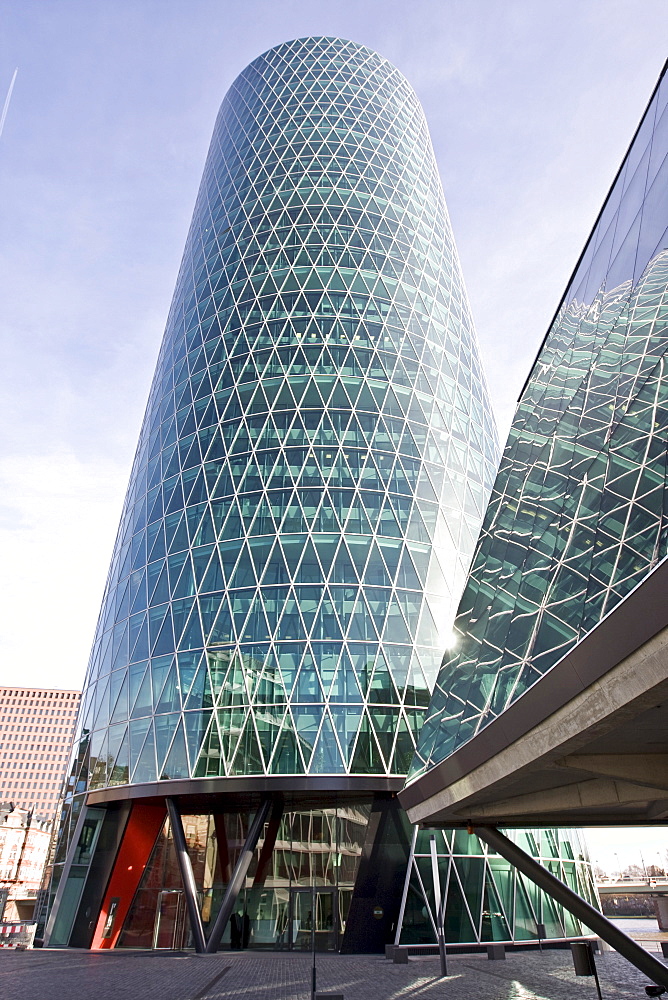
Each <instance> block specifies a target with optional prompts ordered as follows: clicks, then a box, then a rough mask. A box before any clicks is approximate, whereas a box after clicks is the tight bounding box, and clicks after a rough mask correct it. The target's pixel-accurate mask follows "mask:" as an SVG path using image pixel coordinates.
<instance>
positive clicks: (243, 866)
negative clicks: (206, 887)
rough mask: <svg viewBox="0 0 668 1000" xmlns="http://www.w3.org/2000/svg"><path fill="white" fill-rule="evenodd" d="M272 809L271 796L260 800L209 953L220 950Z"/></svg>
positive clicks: (209, 941) (213, 933) (219, 914)
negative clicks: (228, 922)
mask: <svg viewBox="0 0 668 1000" xmlns="http://www.w3.org/2000/svg"><path fill="white" fill-rule="evenodd" d="M270 809H271V796H270V795H268V796H267V797H266V798H264V799H263V800H262V802H260V805H259V807H258V810H257V812H256V813H255V816H254V818H253V822H252V823H251V825H250V829H249V831H248V836H247V837H246V841H245V843H244V846H243V847H242V849H241V854H240V855H239V857H238V859H237V863H236V865H235V866H234V871H233V872H232V878H231V879H230V882H229V884H228V886H227V889H226V890H225V895H224V896H223V901H222V903H221V904H220V910H219V911H218V915H217V916H216V919H215V921H214V924H213V927H212V928H211V933H210V934H209V940H208V942H207V945H206V951H207V952H208V953H209V954H212V953H213V952H216V951H218V948H219V946H220V942H221V940H222V938H223V934H224V933H225V928H226V926H227V921H228V920H229V919H230V917H231V916H232V911H233V910H234V906H235V904H236V901H237V897H238V895H239V893H240V891H241V887H242V885H243V883H244V879H245V878H246V874H247V872H248V868H249V866H250V863H251V859H252V857H253V852H254V851H255V848H256V847H257V842H258V840H259V839H260V834H261V833H262V830H263V828H264V824H265V822H266V820H267V817H268V815H269V810H270Z"/></svg>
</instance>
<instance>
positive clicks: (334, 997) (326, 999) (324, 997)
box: [315, 993, 343, 1000]
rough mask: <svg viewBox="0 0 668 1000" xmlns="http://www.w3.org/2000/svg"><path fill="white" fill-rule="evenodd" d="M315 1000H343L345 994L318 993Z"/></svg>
mask: <svg viewBox="0 0 668 1000" xmlns="http://www.w3.org/2000/svg"><path fill="white" fill-rule="evenodd" d="M315 1000H343V993H316V995H315Z"/></svg>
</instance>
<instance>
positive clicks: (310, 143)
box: [75, 38, 496, 792]
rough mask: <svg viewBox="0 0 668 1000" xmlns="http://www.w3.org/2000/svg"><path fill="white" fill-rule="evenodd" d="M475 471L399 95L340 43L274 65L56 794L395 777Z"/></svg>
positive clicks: (115, 574)
mask: <svg viewBox="0 0 668 1000" xmlns="http://www.w3.org/2000/svg"><path fill="white" fill-rule="evenodd" d="M495 460H496V444H495V431H494V424H493V418H492V416H491V412H490V408H489V403H488V399H487V392H486V388H485V383H484V379H483V375H482V372H481V368H480V362H479V358H478V350H477V346H476V338H475V333H474V329H473V325H472V321H471V317H470V312H469V307H468V304H467V300H466V294H465V291H464V286H463V282H462V277H461V273H460V268H459V264H458V260H457V255H456V250H455V246H454V241H453V237H452V232H451V229H450V224H449V221H448V216H447V212H446V207H445V203H444V199H443V194H442V189H441V185H440V181H439V178H438V174H437V170H436V165H435V162H434V157H433V152H432V149H431V144H430V140H429V136H428V132H427V127H426V123H425V119H424V115H423V112H422V110H421V108H420V105H419V102H418V100H417V98H416V96H415V94H414V92H413V91H412V89H411V87H410V86H409V85H408V83H407V82H406V80H405V79H404V78H403V77H402V76H401V74H400V73H399V72H398V71H397V70H396V69H394V68H393V67H392V66H391V65H390V64H389V63H387V62H386V61H385V60H384V59H382V58H381V57H380V56H378V55H376V54H375V53H373V52H371V51H369V50H368V49H366V48H364V47H363V46H360V45H356V44H353V43H351V42H347V41H341V40H338V39H331V38H310V39H301V40H297V41H294V42H290V43H287V44H284V45H280V46H278V47H277V48H275V49H272V50H270V51H269V52H267V53H265V54H264V55H262V56H260V57H259V58H258V59H256V60H255V61H254V62H253V63H251V65H250V66H249V67H248V68H247V69H246V70H244V72H243V73H242V74H241V75H240V76H239V77H238V79H237V80H236V81H235V83H234V84H233V85H232V87H231V88H230V91H229V93H228V94H227V96H226V98H225V100H224V101H223V104H222V107H221V110H220V113H219V116H218V119H217V122H216V126H215V131H214V135H213V140H212V143H211V148H210V151H209V155H208V158H207V162H206V166H205V170H204V176H203V180H202V185H201V188H200V192H199V195H198V198H197V203H196V207H195V211H194V216H193V221H192V225H191V228H190V232H189V234H188V239H187V243H186V248H185V253H184V257H183V262H182V265H181V269H180V273H179V277H178V281H177V286H176V291H175V295H174V300H173V303H172V307H171V310H170V314H169V319H168V323H167V328H166V331H165V336H164V340H163V344H162V348H161V351H160V356H159V360H158V364H157V369H156V374H155V378H154V382H153V385H152V388H151V393H150V398H149V401H148V406H147V410H146V415H145V418H144V423H143V426H142V430H141V436H140V442H139V446H138V450H137V454H136V458H135V462H134V467H133V470H132V475H131V479H130V486H129V489H128V494H127V497H126V501H125V506H124V509H123V513H122V517H121V523H120V528H119V532H118V537H117V541H116V545H115V549H114V554H113V558H112V564H111V570H110V573H109V578H108V582H107V586H106V591H105V595H104V599H103V603H102V610H101V613H100V619H99V623H98V628H97V633H96V636H95V643H94V648H93V652H92V656H91V660H90V665H89V669H88V674H87V679H86V685H85V691H84V695H83V703H82V708H81V712H80V722H79V736H78V742H77V747H76V751H75V758H76V761H77V764H76V767H75V771H76V775H75V776H76V791H79V792H81V791H84V790H85V789H89V790H90V789H99V788H104V787H107V786H110V785H122V784H125V783H128V782H131V783H145V782H155V781H158V780H161V779H178V778H190V777H192V778H200V777H202V778H203V777H211V776H224V777H234V776H249V775H293V774H294V775H299V774H311V775H328V774H331V775H346V774H358V775H369V774H376V775H402V774H405V773H406V770H407V768H408V765H409V763H410V760H411V757H412V754H413V751H414V738H415V734H416V733H417V731H418V729H419V727H420V725H421V721H422V714H423V712H424V708H425V706H426V704H427V701H428V697H429V690H430V688H431V686H432V684H433V680H434V678H435V674H436V671H437V668H438V663H439V662H440V658H441V655H442V651H443V648H444V647H445V646H446V645H447V641H448V633H449V629H450V627H451V622H452V617H453V613H454V607H453V601H456V599H457V597H458V594H459V591H460V590H461V587H462V586H463V582H464V579H465V574H466V570H467V567H468V563H469V560H470V556H471V553H472V550H473V545H474V542H475V538H476V535H477V532H478V529H479V525H480V522H481V518H482V512H483V510H484V507H485V503H486V500H487V496H488V491H489V488H490V486H491V482H492V479H493V473H494V468H495Z"/></svg>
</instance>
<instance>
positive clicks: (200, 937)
mask: <svg viewBox="0 0 668 1000" xmlns="http://www.w3.org/2000/svg"><path fill="white" fill-rule="evenodd" d="M165 802H166V803H167V813H168V815H169V825H170V827H171V829H172V837H173V838H174V846H175V847H176V857H177V860H178V862H179V869H180V871H181V881H182V882H183V892H184V895H185V897H186V906H187V907H188V919H189V921H190V929H191V931H192V933H193V942H194V944H195V951H196V952H197V954H198V955H203V954H204V953H205V952H206V939H205V937H204V928H203V926H202V917H201V915H200V912H199V907H198V905H197V886H196V884H195V876H194V875H193V867H192V865H191V863H190V855H189V854H188V845H187V844H186V835H185V833H184V832H183V823H182V822H181V813H180V812H179V810H178V809H177V807H176V803H175V802H174V799H165Z"/></svg>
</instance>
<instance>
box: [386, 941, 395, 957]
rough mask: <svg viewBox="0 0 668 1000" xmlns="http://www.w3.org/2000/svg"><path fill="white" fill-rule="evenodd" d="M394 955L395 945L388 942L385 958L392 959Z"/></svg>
mask: <svg viewBox="0 0 668 1000" xmlns="http://www.w3.org/2000/svg"><path fill="white" fill-rule="evenodd" d="M393 957H394V945H393V944H386V945H385V958H389V959H391V958H393Z"/></svg>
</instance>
